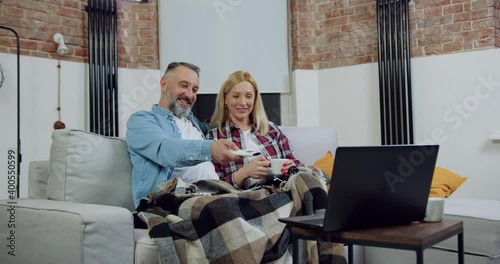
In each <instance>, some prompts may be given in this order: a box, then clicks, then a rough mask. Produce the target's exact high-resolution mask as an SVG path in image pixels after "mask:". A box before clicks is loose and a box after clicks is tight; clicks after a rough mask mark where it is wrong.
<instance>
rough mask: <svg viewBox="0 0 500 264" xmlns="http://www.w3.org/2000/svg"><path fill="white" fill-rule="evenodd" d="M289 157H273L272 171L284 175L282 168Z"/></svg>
mask: <svg viewBox="0 0 500 264" xmlns="http://www.w3.org/2000/svg"><path fill="white" fill-rule="evenodd" d="M287 160H288V159H271V173H272V174H274V175H282V174H283V173H282V172H281V168H283V163H285V162H286V161H287Z"/></svg>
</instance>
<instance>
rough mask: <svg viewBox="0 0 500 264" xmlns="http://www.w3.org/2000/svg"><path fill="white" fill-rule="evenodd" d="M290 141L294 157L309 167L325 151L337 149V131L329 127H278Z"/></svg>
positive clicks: (333, 151)
mask: <svg viewBox="0 0 500 264" xmlns="http://www.w3.org/2000/svg"><path fill="white" fill-rule="evenodd" d="M280 129H281V131H282V132H283V134H285V135H286V137H287V138H288V140H289V141H290V146H291V148H292V149H293V154H294V156H295V157H296V158H297V159H298V160H300V162H302V163H303V164H304V165H306V166H311V165H313V164H314V162H316V160H318V159H319V158H321V157H323V156H324V155H325V153H326V152H327V151H331V152H332V153H335V150H336V149H337V131H336V130H335V129H334V128H331V127H287V126H283V127H280Z"/></svg>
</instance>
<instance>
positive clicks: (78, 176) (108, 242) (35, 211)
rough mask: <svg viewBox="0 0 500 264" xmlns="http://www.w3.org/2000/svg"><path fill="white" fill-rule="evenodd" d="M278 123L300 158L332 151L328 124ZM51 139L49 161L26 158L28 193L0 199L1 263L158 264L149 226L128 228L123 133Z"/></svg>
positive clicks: (58, 134) (63, 133)
mask: <svg viewBox="0 0 500 264" xmlns="http://www.w3.org/2000/svg"><path fill="white" fill-rule="evenodd" d="M282 129H283V131H284V133H285V134H286V135H287V136H288V138H289V139H290V141H291V145H292V147H293V149H294V152H295V155H296V157H297V158H298V159H299V160H301V161H302V162H303V163H304V164H306V165H312V164H313V163H314V162H315V161H316V160H317V159H319V158H321V157H323V156H324V155H325V154H326V152H327V151H329V150H330V151H332V152H333V153H335V149H336V147H337V135H336V131H335V129H333V128H296V127H283V128H282ZM52 140H53V141H52V145H51V151H50V160H49V161H35V162H31V163H30V171H29V198H24V199H19V200H3V201H0V211H1V212H2V213H1V214H0V223H1V224H0V237H1V238H2V240H1V242H0V246H1V247H0V263H20V264H30V263H42V264H43V263H47V264H49V263H50V264H54V263H71V264H78V263H87V264H94V263H106V264H112V263H120V264H127V263H158V252H157V248H156V246H155V244H154V242H153V241H152V240H151V239H149V236H148V234H147V230H144V229H134V223H133V217H132V213H131V211H133V210H134V208H133V203H132V191H131V164H130V160H129V157H128V153H127V145H126V142H125V140H123V139H119V138H108V137H103V136H99V135H95V134H92V133H89V132H85V131H82V130H72V129H66V130H58V131H55V132H54V133H53V135H52ZM8 209H11V210H10V211H8ZM5 212H13V215H14V220H15V226H14V227H11V226H9V225H7V223H8V222H9V220H11V219H12V216H11V214H10V213H5ZM9 237H11V238H13V239H10V240H9V239H8V238H9ZM5 238H7V239H5ZM4 242H6V243H7V245H9V244H12V245H11V247H10V248H9V247H8V246H7V245H5V244H4ZM9 252H10V254H9ZM12 254H15V256H13V255H12Z"/></svg>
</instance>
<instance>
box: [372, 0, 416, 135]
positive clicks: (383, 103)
mask: <svg viewBox="0 0 500 264" xmlns="http://www.w3.org/2000/svg"><path fill="white" fill-rule="evenodd" d="M409 19H410V16H409V11H408V0H398V1H396V0H394V1H383V0H377V31H378V68H379V89H380V91H379V92H380V122H381V132H382V133H381V135H382V145H394V144H413V118H412V100H411V98H412V94H411V67H410V54H411V53H410V51H411V49H410V26H409Z"/></svg>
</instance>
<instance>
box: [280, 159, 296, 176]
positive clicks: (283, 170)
mask: <svg viewBox="0 0 500 264" xmlns="http://www.w3.org/2000/svg"><path fill="white" fill-rule="evenodd" d="M292 166H297V165H295V162H293V160H291V159H289V160H287V161H285V163H283V167H281V173H283V175H285V176H290V175H288V169H290V167H292Z"/></svg>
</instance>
